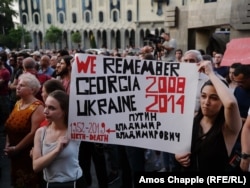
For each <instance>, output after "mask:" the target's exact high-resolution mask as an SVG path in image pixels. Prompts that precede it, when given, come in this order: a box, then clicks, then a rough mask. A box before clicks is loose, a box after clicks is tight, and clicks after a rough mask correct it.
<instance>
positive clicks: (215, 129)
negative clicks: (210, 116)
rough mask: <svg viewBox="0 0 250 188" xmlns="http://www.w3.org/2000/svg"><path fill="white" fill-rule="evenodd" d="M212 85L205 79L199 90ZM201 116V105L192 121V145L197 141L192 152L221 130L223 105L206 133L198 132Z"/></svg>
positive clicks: (207, 142)
mask: <svg viewBox="0 0 250 188" xmlns="http://www.w3.org/2000/svg"><path fill="white" fill-rule="evenodd" d="M221 81H222V82H223V83H224V84H225V85H227V86H228V84H227V82H226V80H222V79H221ZM208 85H209V86H213V83H212V82H211V81H210V80H208V81H206V82H205V83H204V84H203V86H202V87H201V91H202V90H203V88H204V87H205V86H208ZM202 118H203V113H202V110H201V107H200V108H199V110H198V113H197V115H196V116H195V118H194V123H193V136H192V146H193V145H194V144H193V143H199V144H197V145H196V148H192V149H191V150H192V153H194V152H196V151H198V150H199V149H200V148H202V147H206V145H207V144H209V143H210V140H213V139H214V138H215V137H216V136H217V135H218V134H220V133H221V130H222V126H223V125H224V123H225V115H224V106H222V107H221V109H220V111H219V113H218V114H217V116H216V118H215V120H214V122H213V126H212V127H211V129H210V130H209V131H208V132H207V133H206V134H200V133H201V126H200V122H201V119H202ZM204 137H206V138H207V139H205V141H201V140H203V138H204Z"/></svg>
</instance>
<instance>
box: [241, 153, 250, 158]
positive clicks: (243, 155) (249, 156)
mask: <svg viewBox="0 0 250 188" xmlns="http://www.w3.org/2000/svg"><path fill="white" fill-rule="evenodd" d="M241 158H242V159H248V158H250V154H247V153H242V154H241Z"/></svg>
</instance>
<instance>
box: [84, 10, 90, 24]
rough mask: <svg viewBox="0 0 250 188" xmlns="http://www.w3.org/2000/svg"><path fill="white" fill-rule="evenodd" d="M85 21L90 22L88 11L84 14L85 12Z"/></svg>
mask: <svg viewBox="0 0 250 188" xmlns="http://www.w3.org/2000/svg"><path fill="white" fill-rule="evenodd" d="M85 21H86V22H87V23H89V22H90V13H89V12H86V14H85Z"/></svg>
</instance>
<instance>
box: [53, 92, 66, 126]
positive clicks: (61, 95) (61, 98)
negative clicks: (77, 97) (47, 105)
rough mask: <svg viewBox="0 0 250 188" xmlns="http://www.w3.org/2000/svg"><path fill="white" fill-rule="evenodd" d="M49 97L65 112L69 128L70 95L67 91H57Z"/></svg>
mask: <svg viewBox="0 0 250 188" xmlns="http://www.w3.org/2000/svg"><path fill="white" fill-rule="evenodd" d="M48 96H50V97H53V98H54V99H56V100H57V101H58V102H59V104H60V107H61V109H62V110H63V111H64V122H65V124H66V125H67V126H68V115H69V95H68V94H67V93H66V92H65V91H61V90H55V91H53V92H52V93H50V94H49V95H48Z"/></svg>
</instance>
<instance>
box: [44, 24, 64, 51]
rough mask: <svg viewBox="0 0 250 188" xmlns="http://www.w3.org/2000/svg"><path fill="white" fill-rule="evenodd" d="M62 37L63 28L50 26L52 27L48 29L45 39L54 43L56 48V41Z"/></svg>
mask: <svg viewBox="0 0 250 188" xmlns="http://www.w3.org/2000/svg"><path fill="white" fill-rule="evenodd" d="M61 38H62V30H61V29H59V28H58V27H55V26H53V25H52V26H50V28H49V29H48V30H47V31H46V34H45V41H46V42H49V43H52V44H54V48H55V49H56V43H57V42H59V41H60V40H61Z"/></svg>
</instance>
